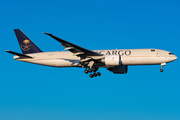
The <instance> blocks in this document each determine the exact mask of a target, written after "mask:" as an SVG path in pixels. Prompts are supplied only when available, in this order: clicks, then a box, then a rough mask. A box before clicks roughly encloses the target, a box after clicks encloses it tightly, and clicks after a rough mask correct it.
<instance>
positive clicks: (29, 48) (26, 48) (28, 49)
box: [14, 29, 42, 54]
mask: <svg viewBox="0 0 180 120" xmlns="http://www.w3.org/2000/svg"><path fill="white" fill-rule="evenodd" d="M14 32H15V34H16V37H17V39H18V42H19V45H20V48H21V50H22V53H23V54H29V53H37V52H42V51H41V50H40V49H39V48H38V47H37V46H36V45H35V44H34V43H33V42H32V41H31V40H30V39H29V38H28V37H27V36H26V35H25V34H24V33H23V32H22V31H21V30H20V29H14Z"/></svg>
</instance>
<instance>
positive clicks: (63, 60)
mask: <svg viewBox="0 0 180 120" xmlns="http://www.w3.org/2000/svg"><path fill="white" fill-rule="evenodd" d="M94 51H95V52H98V53H101V54H104V56H106V55H120V56H121V62H122V65H156V64H162V63H168V62H171V61H174V60H176V59H177V57H176V56H175V55H173V54H172V53H171V52H169V51H165V50H160V49H116V50H94ZM27 55H28V56H31V57H33V59H31V58H26V59H24V58H20V57H18V56H14V59H15V60H19V61H24V62H29V63H34V64H40V65H46V66H52V67H81V65H80V64H79V61H80V57H77V56H76V55H74V54H73V53H71V52H69V51H60V52H59V51H58V52H39V53H33V54H27ZM101 67H108V66H101Z"/></svg>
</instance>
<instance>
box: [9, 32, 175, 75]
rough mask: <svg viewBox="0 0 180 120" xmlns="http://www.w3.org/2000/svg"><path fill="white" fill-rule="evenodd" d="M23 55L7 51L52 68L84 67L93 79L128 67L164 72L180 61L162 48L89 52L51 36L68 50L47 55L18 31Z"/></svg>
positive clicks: (16, 58)
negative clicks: (104, 70) (148, 67)
mask: <svg viewBox="0 0 180 120" xmlns="http://www.w3.org/2000/svg"><path fill="white" fill-rule="evenodd" d="M14 31H15V34H16V37H17V39H18V42H19V45H20V48H21V50H22V53H23V54H21V53H17V52H13V51H9V50H6V52H8V53H11V54H13V55H15V56H14V60H19V61H24V62H29V63H34V64H39V65H46V66H52V67H59V68H61V67H82V68H85V71H84V72H85V73H86V74H88V73H90V75H89V76H90V77H91V78H93V77H97V76H100V75H101V73H100V72H97V71H98V69H99V68H100V67H103V68H107V70H109V71H111V72H113V73H116V74H124V73H127V70H128V65H157V64H160V65H161V69H160V71H161V72H163V69H162V68H163V67H164V66H165V65H166V63H169V62H172V61H174V60H176V59H177V56H176V55H174V54H173V53H171V52H169V51H165V50H160V49H116V50H88V49H86V48H83V47H80V46H78V45H75V44H73V43H70V42H68V41H65V40H63V39H61V38H58V37H56V36H54V35H52V34H50V33H45V34H46V35H48V36H50V37H52V38H54V39H55V40H57V41H58V42H60V43H61V45H62V46H63V47H65V50H68V51H60V52H59V51H58V52H43V51H42V50H41V49H39V48H38V47H37V46H36V45H35V44H34V43H33V42H32V41H31V40H30V39H29V38H28V37H27V36H26V35H25V34H24V33H23V32H22V31H21V30H20V29H14Z"/></svg>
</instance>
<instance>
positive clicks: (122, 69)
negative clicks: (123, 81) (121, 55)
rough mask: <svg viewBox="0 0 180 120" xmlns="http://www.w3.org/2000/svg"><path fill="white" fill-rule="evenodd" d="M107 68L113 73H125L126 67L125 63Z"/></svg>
mask: <svg viewBox="0 0 180 120" xmlns="http://www.w3.org/2000/svg"><path fill="white" fill-rule="evenodd" d="M108 70H109V71H111V72H113V73H115V74H125V73H127V70H128V67H127V65H122V66H116V67H111V68H108Z"/></svg>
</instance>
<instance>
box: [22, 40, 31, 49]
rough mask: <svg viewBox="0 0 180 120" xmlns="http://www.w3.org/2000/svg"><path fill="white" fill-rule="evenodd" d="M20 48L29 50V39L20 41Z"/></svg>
mask: <svg viewBox="0 0 180 120" xmlns="http://www.w3.org/2000/svg"><path fill="white" fill-rule="evenodd" d="M21 49H22V50H23V51H29V50H30V49H31V45H30V41H29V40H24V41H23V42H22V43H21Z"/></svg>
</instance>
